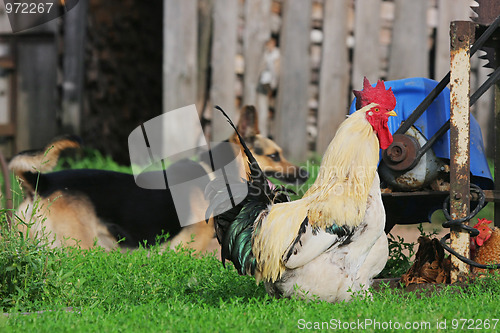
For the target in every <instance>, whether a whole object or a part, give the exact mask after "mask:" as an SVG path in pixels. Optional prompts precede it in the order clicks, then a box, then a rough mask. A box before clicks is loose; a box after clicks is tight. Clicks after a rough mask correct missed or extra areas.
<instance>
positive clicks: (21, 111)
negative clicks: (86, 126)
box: [16, 38, 57, 151]
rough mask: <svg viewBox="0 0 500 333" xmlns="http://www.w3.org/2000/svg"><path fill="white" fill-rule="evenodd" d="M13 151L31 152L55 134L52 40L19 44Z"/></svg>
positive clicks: (55, 68) (54, 60) (54, 62)
mask: <svg viewBox="0 0 500 333" xmlns="http://www.w3.org/2000/svg"><path fill="white" fill-rule="evenodd" d="M18 69H19V71H18V94H17V97H18V98H17V103H18V108H17V110H18V114H17V138H16V144H17V147H16V150H17V151H19V150H25V149H32V148H35V147H37V148H38V147H40V145H44V144H46V143H47V142H49V141H50V140H51V139H53V137H54V136H55V135H56V134H57V117H56V110H57V101H56V96H57V50H56V45H55V42H54V39H53V38H46V39H37V40H26V39H23V40H22V41H20V42H19V44H18Z"/></svg>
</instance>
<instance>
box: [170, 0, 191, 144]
mask: <svg viewBox="0 0 500 333" xmlns="http://www.w3.org/2000/svg"><path fill="white" fill-rule="evenodd" d="M163 6H164V29H163V32H164V36H163V38H164V43H163V112H168V111H172V110H175V109H178V108H181V107H184V106H187V105H191V104H195V103H196V99H197V95H196V92H197V89H196V82H197V75H196V72H197V35H198V34H197V25H196V22H197V8H198V7H197V6H198V3H197V0H184V1H169V0H164V2H163ZM199 127H200V124H199V123H189V122H188V121H187V119H186V118H183V117H182V115H179V117H178V119H176V120H175V121H172V122H171V123H168V124H165V129H164V130H165V134H166V135H168V139H169V140H168V141H169V142H168V144H169V145H179V144H180V143H181V142H182V141H186V140H189V141H190V142H191V143H192V146H193V147H194V146H195V144H196V142H197V141H198V136H199V133H197V132H198V129H199ZM176 140H178V141H179V142H176Z"/></svg>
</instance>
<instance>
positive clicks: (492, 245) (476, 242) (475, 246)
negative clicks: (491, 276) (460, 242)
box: [471, 219, 500, 274]
mask: <svg viewBox="0 0 500 333" xmlns="http://www.w3.org/2000/svg"><path fill="white" fill-rule="evenodd" d="M490 223H491V221H489V220H487V219H478V223H477V224H476V225H475V226H474V228H476V229H477V230H479V235H477V236H476V237H473V238H472V243H471V247H472V251H471V252H472V259H474V261H475V262H477V263H478V264H481V265H489V264H497V263H499V262H500V229H499V228H497V227H493V229H492V228H490V227H489V226H488V224H490ZM474 272H475V273H479V274H482V273H485V270H484V269H482V268H474Z"/></svg>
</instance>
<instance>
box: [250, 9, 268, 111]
mask: <svg viewBox="0 0 500 333" xmlns="http://www.w3.org/2000/svg"><path fill="white" fill-rule="evenodd" d="M270 36H271V0H247V1H245V30H244V33H243V57H244V58H245V73H244V76H243V85H244V88H243V104H252V105H254V104H256V102H257V85H258V83H259V74H260V71H261V68H262V61H263V58H262V56H263V54H264V47H265V44H266V42H267V41H268V40H269V38H270ZM260 111H261V110H259V112H260ZM266 112H267V111H266Z"/></svg>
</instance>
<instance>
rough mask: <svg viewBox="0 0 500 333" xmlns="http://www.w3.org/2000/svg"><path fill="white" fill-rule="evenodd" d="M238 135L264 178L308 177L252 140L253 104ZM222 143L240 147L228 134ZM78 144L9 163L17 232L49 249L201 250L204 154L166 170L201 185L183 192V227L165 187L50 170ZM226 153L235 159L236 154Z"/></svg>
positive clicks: (208, 231) (265, 141) (65, 143)
mask: <svg viewBox="0 0 500 333" xmlns="http://www.w3.org/2000/svg"><path fill="white" fill-rule="evenodd" d="M238 129H239V130H240V131H241V132H240V133H243V135H244V137H245V140H246V142H247V143H248V145H249V148H250V150H251V151H252V153H253V154H254V156H255V157H256V159H257V161H258V163H259V164H260V166H261V168H262V170H263V171H264V172H265V173H266V174H267V175H269V176H272V177H275V178H278V179H283V180H285V181H287V182H294V181H296V182H300V183H301V182H304V181H305V180H306V179H307V178H308V174H307V172H306V171H305V170H303V169H301V168H299V167H298V166H296V165H294V164H292V163H290V162H288V161H287V160H286V159H285V158H284V157H283V156H282V150H281V148H280V147H279V146H278V145H277V144H276V143H275V142H274V141H272V140H271V139H269V138H265V137H263V136H261V135H260V134H259V129H258V119H257V112H256V110H255V108H254V107H253V106H245V107H243V108H242V109H241V112H240V119H239V122H238ZM227 141H228V142H230V143H233V144H234V145H233V146H234V147H240V145H239V141H238V138H237V136H236V134H235V133H234V134H233V135H231V137H230V138H229V139H228V140H227ZM79 146H80V143H79V140H78V139H77V138H75V137H71V136H66V137H61V138H57V139H55V140H53V142H51V143H50V144H49V145H47V147H45V149H43V150H38V151H27V152H22V153H19V154H18V155H16V156H15V157H14V158H13V159H12V160H11V161H10V163H9V168H10V169H11V170H12V171H13V172H14V173H15V174H16V176H17V177H18V178H19V179H20V181H21V185H22V187H23V189H24V192H25V199H24V201H23V202H22V203H21V204H20V206H19V207H18V209H17V213H16V216H17V219H18V220H20V221H21V223H19V226H20V228H21V229H24V230H25V231H28V229H27V226H28V225H30V228H29V233H30V234H31V235H32V236H35V237H36V235H37V233H41V232H45V233H48V234H49V235H50V237H52V238H51V239H52V240H53V241H54V243H53V244H54V246H60V245H62V244H66V245H78V246H80V247H82V248H85V249H88V248H91V247H93V246H94V245H97V246H101V247H103V248H105V249H108V250H110V249H114V248H116V247H118V246H119V247H122V248H135V247H137V246H138V245H139V244H145V245H146V246H147V245H148V244H149V245H150V244H154V243H156V241H157V239H158V236H160V235H162V234H167V233H168V235H169V241H170V243H169V244H170V246H171V247H172V248H175V247H176V246H178V245H179V244H183V245H184V246H187V247H190V248H193V249H194V250H196V251H199V252H203V251H205V250H206V249H207V248H208V247H209V246H210V243H211V242H212V240H213V239H214V226H213V221H212V220H209V222H208V223H205V222H204V221H205V211H206V208H207V206H208V203H207V201H206V200H205V197H204V190H205V188H204V186H203V184H204V185H206V184H208V182H209V181H210V171H211V170H210V168H209V167H208V165H209V163H208V161H209V160H208V158H209V154H208V153H203V154H201V155H200V158H199V159H200V160H199V161H198V162H196V161H192V160H187V159H185V160H180V161H178V162H175V163H174V164H172V165H171V166H169V168H168V169H167V172H172V173H174V174H177V175H180V176H181V177H182V175H183V174H184V173H186V174H189V175H190V176H193V175H195V176H197V178H200V179H203V180H204V181H205V182H204V183H203V182H201V183H199V184H198V185H197V186H196V187H193V188H190V189H189V193H188V195H187V197H186V202H188V203H189V206H190V209H191V210H190V213H191V216H190V219H191V220H192V221H194V222H197V223H193V224H190V225H188V226H187V227H184V228H183V227H181V225H180V222H179V218H178V216H177V212H176V210H175V205H174V202H173V199H172V194H171V192H170V190H169V189H168V188H167V189H166V190H151V189H145V188H141V187H139V186H137V185H136V183H135V179H134V176H133V175H131V174H127V173H121V172H114V171H105V170H95V169H74V170H63V171H57V172H50V171H51V170H52V169H53V168H54V167H55V166H56V164H57V161H58V159H59V155H60V154H61V152H62V151H63V150H65V149H68V148H78V147H79ZM213 149H214V150H215V149H218V147H214V148H213ZM233 153H234V155H235V156H236V154H238V151H236V150H234V151H233ZM186 171H189V172H186ZM158 172H162V171H158Z"/></svg>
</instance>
